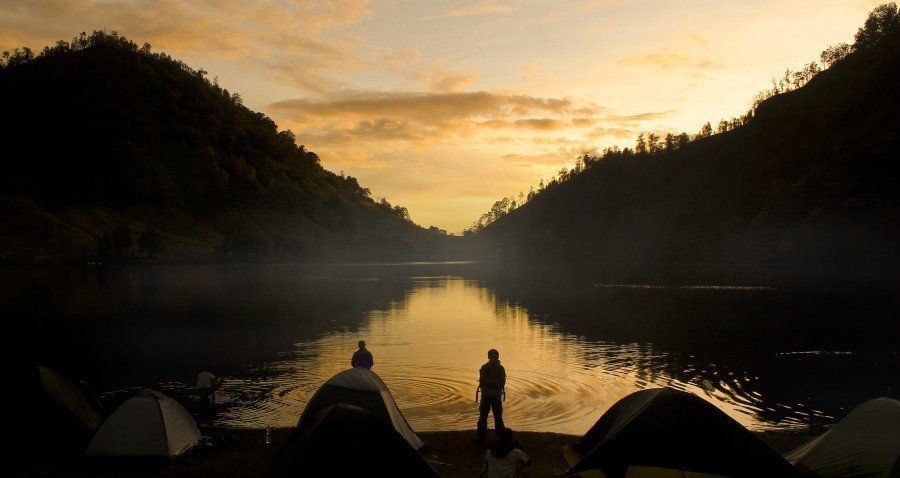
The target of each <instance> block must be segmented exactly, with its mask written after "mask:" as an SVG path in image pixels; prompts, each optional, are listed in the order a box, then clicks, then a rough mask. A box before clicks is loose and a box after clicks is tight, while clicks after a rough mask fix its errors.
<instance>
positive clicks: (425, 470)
mask: <svg viewBox="0 0 900 478" xmlns="http://www.w3.org/2000/svg"><path fill="white" fill-rule="evenodd" d="M272 472H273V473H272V475H273V476H276V477H285V478H287V477H301V476H409V477H436V476H439V475H438V473H437V472H436V471H435V470H434V469H433V468H432V467H431V465H429V464H428V463H427V462H426V461H425V459H424V458H422V456H421V455H419V452H417V451H416V449H415V448H413V447H412V446H411V445H410V444H409V442H408V441H407V440H406V439H405V438H404V437H403V436H402V435H400V433H398V432H397V430H395V429H394V428H393V427H392V426H391V425H390V423H387V422H385V421H384V420H383V419H381V418H379V417H378V416H376V415H375V414H373V413H372V412H370V411H368V410H366V409H364V408H360V407H356V406H352V405H345V404H337V405H331V406H328V407H326V408H324V409H322V410H320V411H319V412H318V413H316V415H315V416H314V417H312V419H311V420H310V422H309V425H308V426H307V427H306V428H305V429H301V428H299V427H298V428H297V429H296V430H294V433H293V435H291V437H290V438H289V439H288V440H287V442H285V444H284V446H282V448H281V449H280V450H279V452H278V454H277V455H276V457H275V460H274V462H273V464H272Z"/></svg>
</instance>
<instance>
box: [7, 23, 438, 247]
mask: <svg viewBox="0 0 900 478" xmlns="http://www.w3.org/2000/svg"><path fill="white" fill-rule="evenodd" d="M0 66H2V68H0V95H2V98H3V109H4V114H3V115H0V128H2V131H3V132H4V138H5V141H4V146H3V147H4V154H3V155H2V159H0V187H2V194H3V195H4V196H5V197H6V198H7V199H5V201H4V202H5V203H6V204H4V205H5V206H7V207H6V208H4V209H7V211H4V214H3V220H4V222H5V223H6V222H7V221H9V222H10V223H18V224H24V223H32V222H34V223H37V224H35V225H34V227H31V228H30V229H29V228H25V227H21V228H20V229H22V232H21V233H19V234H17V235H16V237H14V238H12V239H13V240H18V241H19V242H28V243H29V244H27V246H23V247H21V248H19V249H20V250H24V251H26V252H25V253H19V255H25V256H26V257H24V258H25V259H30V258H31V257H28V256H33V257H36V258H44V257H47V258H54V257H63V258H65V257H67V256H70V255H71V254H68V253H67V252H66V251H70V250H74V249H80V248H81V247H82V246H83V245H84V243H85V241H86V240H87V239H85V236H84V235H82V236H78V234H74V233H72V234H68V233H66V232H60V231H63V229H65V228H66V227H73V228H75V229H79V231H80V232H87V236H88V237H91V236H92V237H94V238H95V240H96V248H97V256H98V258H100V259H104V258H111V257H115V256H118V255H119V254H124V255H125V256H128V255H129V254H131V253H132V251H130V250H131V248H132V244H130V243H129V244H128V247H125V248H124V249H123V248H122V247H120V246H121V245H122V244H118V243H116V241H115V240H114V238H113V236H115V234H114V233H113V232H114V230H115V229H116V228H117V227H118V226H120V225H122V223H123V222H124V223H131V224H132V225H133V226H135V227H136V228H137V230H143V229H153V230H154V231H158V232H157V233H156V236H155V237H156V239H152V237H153V236H148V237H144V240H143V243H142V244H141V248H142V249H143V251H144V256H153V255H156V254H159V253H161V252H163V251H162V249H161V248H160V247H158V244H160V243H161V242H162V241H161V239H160V236H161V235H166V234H175V233H177V234H179V235H180V236H182V239H184V237H185V236H186V237H187V238H189V239H184V241H183V242H185V243H192V244H193V245H192V246H191V247H192V249H190V250H184V249H180V250H183V255H186V256H187V258H191V259H196V258H201V257H197V256H203V254H204V253H203V252H202V251H213V250H215V251H218V253H219V254H220V256H225V257H231V258H241V257H252V258H264V257H299V258H305V257H312V258H314V257H317V256H322V257H326V256H327V257H331V256H353V255H359V254H362V255H379V254H380V253H381V252H382V251H383V252H386V253H388V255H398V254H399V255H406V254H409V253H413V252H415V251H420V250H421V249H422V248H423V247H424V246H426V245H425V244H424V243H423V240H427V241H433V239H432V235H430V234H428V233H427V232H426V231H425V230H424V229H422V228H419V227H417V226H415V225H414V224H412V223H411V222H409V214H408V212H407V211H406V209H405V208H402V207H399V206H391V205H390V204H389V203H387V201H385V200H382V201H381V202H375V201H373V200H372V199H371V198H370V197H369V191H368V190H367V189H364V188H362V187H361V186H360V185H359V183H358V182H357V180H356V179H355V178H353V177H345V176H344V175H343V174H341V175H336V174H333V173H331V172H329V171H326V170H325V169H323V168H322V167H321V166H320V165H319V158H318V157H317V156H316V154H315V153H313V152H310V151H307V150H306V149H305V148H304V147H303V146H297V145H296V144H295V138H294V135H293V133H292V132H291V131H278V129H277V127H276V125H275V123H274V122H272V120H270V119H269V118H267V117H266V116H264V115H263V114H261V113H257V112H254V111H251V110H250V109H248V108H246V107H244V106H243V105H242V104H241V101H240V96H239V95H238V94H236V93H234V94H232V93H229V92H228V91H227V90H225V89H222V88H221V87H219V86H218V84H217V82H215V81H213V82H211V81H209V80H207V79H206V78H205V76H204V75H205V73H206V72H204V71H203V70H194V69H192V68H190V67H188V66H187V65H185V64H184V63H182V62H179V61H176V60H173V59H172V58H170V57H169V56H167V55H165V54H161V53H151V52H150V45H146V44H145V45H144V46H143V47H138V46H137V45H136V44H134V43H133V42H131V41H129V40H127V39H125V38H123V37H120V36H118V35H117V34H116V33H112V34H107V33H104V32H95V33H93V34H92V35H85V34H82V35H81V36H79V37H77V38H75V39H74V40H73V41H72V42H59V43H58V44H57V45H56V46H55V47H48V48H46V49H44V51H43V52H42V53H41V54H39V55H37V56H35V55H34V54H33V53H32V52H31V50H28V49H23V50H16V51H15V52H13V53H12V54H7V55H5V60H4V61H3V62H2V63H0ZM13 198H17V199H22V198H24V199H27V202H26V203H22V204H23V205H22V206H21V207H10V206H9V204H12V202H13V201H14V199H13ZM12 209H14V211H12V212H10V210H12ZM98 210H100V211H104V212H107V213H109V214H108V216H110V217H112V218H113V219H109V218H106V217H104V218H98V217H97V213H96V211H98ZM73 211H80V213H78V214H76V213H75V212H73ZM73 215H74V216H77V217H75V218H74V219H73ZM21 216H25V217H21ZM107 219H108V220H107ZM48 221H51V222H52V221H57V222H59V223H60V225H59V227H57V226H56V225H48V224H47V222H48ZM76 223H77V225H75V224H76ZM37 229H48V230H50V232H51V234H50V235H51V236H53V235H54V234H55V235H57V236H61V237H58V238H57V239H58V240H57V241H56V243H54V244H41V243H40V242H41V238H40V237H37V236H39V235H38V234H33V237H23V236H27V235H28V234H29V233H30V231H34V230H37ZM57 233H58V234H57ZM76 236H77V237H76ZM79 241H80V242H81V244H80V245H79V244H70V243H74V242H79ZM431 246H433V244H428V245H427V247H431ZM91 248H92V249H93V248H94V245H91ZM6 254H14V253H11V252H10V251H6ZM7 259H10V257H7ZM12 259H16V257H12Z"/></svg>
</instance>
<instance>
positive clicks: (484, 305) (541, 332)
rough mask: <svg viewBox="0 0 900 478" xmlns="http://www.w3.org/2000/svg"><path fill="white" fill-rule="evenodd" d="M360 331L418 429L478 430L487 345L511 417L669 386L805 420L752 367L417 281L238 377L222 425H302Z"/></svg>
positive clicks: (457, 286) (741, 415) (558, 417)
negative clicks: (777, 399) (480, 373)
mask: <svg viewBox="0 0 900 478" xmlns="http://www.w3.org/2000/svg"><path fill="white" fill-rule="evenodd" d="M359 338H365V339H366V341H367V342H368V345H369V349H370V350H372V351H373V352H374V353H375V360H376V365H375V368H374V369H375V370H376V371H377V372H378V373H379V374H380V375H381V376H382V378H383V379H384V380H385V382H386V383H387V384H388V385H389V386H390V387H391V389H392V390H393V393H394V395H395V398H396V400H397V402H398V404H399V405H400V407H401V409H402V410H403V411H404V413H405V414H406V416H407V419H408V420H409V421H410V423H411V424H412V426H413V427H414V428H415V429H417V430H450V429H470V428H473V426H474V423H475V419H476V418H477V415H476V409H475V406H474V404H473V400H474V393H475V383H476V378H477V370H478V367H479V366H480V365H481V364H482V363H483V362H484V359H485V357H484V355H485V352H486V350H487V349H488V348H489V347H496V348H498V349H499V350H500V351H501V360H502V361H503V363H504V364H505V366H506V369H507V373H508V375H509V380H508V384H507V396H508V399H507V402H506V404H505V407H506V412H505V416H506V420H507V422H508V423H510V424H511V426H515V427H516V428H518V429H523V430H543V431H548V430H552V431H557V432H563V433H573V434H578V433H583V432H584V430H586V429H587V428H588V427H590V426H591V425H592V424H593V422H594V421H595V420H596V419H597V417H598V416H599V415H600V414H601V413H602V412H603V411H605V410H606V409H607V408H608V407H609V406H610V405H611V404H612V403H614V402H615V401H616V400H618V399H619V398H621V397H623V396H625V395H627V394H629V393H631V392H634V391H636V390H640V389H643V388H647V387H656V386H664V385H666V386H673V387H677V388H680V389H685V390H689V391H692V392H694V393H698V394H701V395H702V396H705V397H707V399H709V400H711V401H713V402H714V403H716V405H717V406H719V407H720V408H721V409H723V410H724V411H726V412H727V413H729V414H730V415H731V416H733V417H734V418H736V419H737V420H738V421H740V422H741V423H743V424H745V425H746V426H749V427H751V428H756V429H760V428H773V427H792V426H798V425H800V424H803V423H805V419H806V418H809V417H805V416H804V415H805V414H808V413H809V412H804V411H802V410H800V409H798V408H797V404H790V405H786V404H778V403H771V402H770V401H768V400H767V398H766V397H764V396H762V395H761V394H760V393H759V392H757V391H754V382H755V377H753V376H751V375H748V374H746V373H736V372H732V371H720V370H718V369H717V368H716V367H715V365H714V364H706V366H707V367H708V368H706V369H705V370H701V369H699V368H697V367H698V365H696V364H695V365H693V366H687V365H684V364H681V363H679V362H680V361H679V360H676V359H675V358H674V357H673V356H672V355H671V354H668V353H666V352H665V351H661V350H657V349H655V348H654V347H653V346H652V345H649V344H638V343H631V344H614V343H604V342H595V341H589V340H585V339H584V338H581V337H579V336H575V335H569V334H566V333H564V332H563V331H562V330H561V329H560V327H559V326H555V325H549V324H545V323H542V322H540V321H536V320H533V319H532V318H531V317H530V316H529V314H528V313H527V311H526V310H525V309H523V308H522V307H521V306H519V305H516V304H514V303H510V302H507V301H502V300H498V299H497V297H496V296H495V295H494V293H493V292H492V291H491V289H490V288H488V287H485V286H483V285H480V284H479V283H478V282H476V281H471V280H464V279H461V278H455V279H453V278H440V279H424V278H418V279H415V280H414V286H413V287H412V289H411V290H410V291H409V292H408V293H407V294H405V295H404V297H403V299H402V300H399V301H396V302H392V303H391V304H390V305H389V306H388V307H385V308H382V309H376V310H373V311H371V312H369V314H368V317H367V321H366V322H364V324H363V325H361V326H360V327H359V328H358V329H357V330H352V331H351V330H346V331H339V332H333V333H329V334H326V335H325V336H323V337H321V338H319V339H316V340H314V341H307V342H300V343H297V344H295V345H294V347H293V348H292V350H291V351H290V352H288V353H285V354H284V356H283V357H282V358H281V359H280V360H278V361H277V362H274V363H272V364H270V365H269V367H270V369H269V373H270V377H269V378H268V379H266V380H265V381H262V382H261V381H259V380H258V379H257V378H258V376H257V373H256V371H254V372H251V374H250V375H248V376H246V377H245V378H241V379H236V380H231V381H230V382H229V386H228V394H229V395H230V396H229V398H230V399H231V400H233V404H232V406H231V407H229V408H228V409H227V411H226V412H225V414H224V416H223V417H222V418H221V420H220V422H221V423H222V424H228V425H234V426H265V425H270V426H291V425H293V424H295V423H296V421H297V417H298V414H299V412H300V411H301V410H302V409H303V407H304V405H305V403H306V401H308V400H309V398H310V397H311V395H312V394H313V393H314V392H315V391H316V389H317V388H318V386H319V385H320V384H321V383H322V382H324V381H325V380H327V379H328V378H329V377H330V376H332V375H333V374H335V373H337V372H339V371H341V370H342V369H344V368H346V366H347V362H348V361H349V357H350V356H351V354H352V353H353V351H354V350H355V344H356V341H357V340H358V339H359ZM679 366H682V367H687V368H684V369H681V370H679V369H678V367H679ZM684 377H687V380H683V378H684ZM767 408H772V409H778V408H783V409H785V410H795V409H796V411H797V413H795V414H793V416H790V417H787V419H783V420H780V421H779V422H778V423H772V422H769V421H766V420H764V419H763V418H762V417H761V416H760V414H761V413H764V412H765V411H766V409H767Z"/></svg>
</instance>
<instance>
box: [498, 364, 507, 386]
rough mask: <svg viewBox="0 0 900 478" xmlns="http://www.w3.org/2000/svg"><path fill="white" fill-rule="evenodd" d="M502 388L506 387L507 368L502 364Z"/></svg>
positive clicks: (500, 379) (500, 380)
mask: <svg viewBox="0 0 900 478" xmlns="http://www.w3.org/2000/svg"><path fill="white" fill-rule="evenodd" d="M499 382H500V384H499V385H500V388H506V369H505V368H503V365H501V366H500V378H499Z"/></svg>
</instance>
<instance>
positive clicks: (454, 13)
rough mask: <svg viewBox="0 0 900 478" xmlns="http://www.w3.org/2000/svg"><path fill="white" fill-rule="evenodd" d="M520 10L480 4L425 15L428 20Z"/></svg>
mask: <svg viewBox="0 0 900 478" xmlns="http://www.w3.org/2000/svg"><path fill="white" fill-rule="evenodd" d="M515 11H518V9H517V8H512V7H500V6H495V5H480V6H474V7H466V8H457V9H455V10H450V11H449V12H446V13H442V14H440V15H434V16H431V17H425V19H426V20H436V19H438V18H446V17H469V16H472V15H487V14H493V13H512V12H515Z"/></svg>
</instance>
